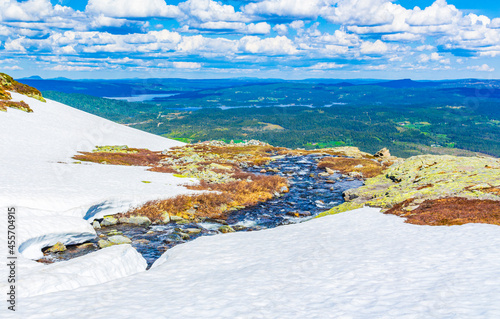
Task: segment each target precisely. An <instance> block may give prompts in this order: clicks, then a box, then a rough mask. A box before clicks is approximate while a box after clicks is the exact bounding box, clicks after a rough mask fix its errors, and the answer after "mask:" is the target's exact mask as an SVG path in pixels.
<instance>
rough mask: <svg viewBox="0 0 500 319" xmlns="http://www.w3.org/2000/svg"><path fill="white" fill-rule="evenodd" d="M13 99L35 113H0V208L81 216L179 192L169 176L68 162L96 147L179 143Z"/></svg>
mask: <svg viewBox="0 0 500 319" xmlns="http://www.w3.org/2000/svg"><path fill="white" fill-rule="evenodd" d="M12 97H13V100H24V101H26V102H27V103H28V104H29V105H30V106H31V108H32V109H33V110H34V113H25V112H22V111H19V110H15V109H9V110H8V112H7V113H2V114H0V115H1V116H0V128H1V130H2V137H1V138H0V149H1V150H2V153H1V156H0V165H1V166H2V167H3V168H8V169H2V170H0V180H1V181H2V183H1V184H0V206H3V205H16V206H22V207H29V208H34V209H40V210H46V211H58V212H61V211H68V214H69V215H73V216H84V215H85V213H86V210H87V209H88V208H89V207H90V206H92V205H97V204H103V203H106V205H108V206H112V205H119V206H120V207H122V208H123V207H126V206H128V205H130V204H137V203H138V202H141V201H144V200H145V199H150V198H157V197H161V196H166V195H167V194H171V193H175V192H179V191H181V190H182V188H180V187H177V186H176V185H178V184H179V183H180V181H179V179H177V178H175V177H173V176H172V175H170V174H158V173H153V172H146V171H145V169H144V168H142V167H120V166H105V165H96V164H73V162H75V161H74V160H72V159H71V157H72V156H74V155H76V154H77V152H78V151H91V150H92V149H94V147H95V146H96V145H128V146H129V147H138V148H141V147H142V148H149V149H151V150H163V149H167V148H169V147H172V146H177V145H181V144H182V143H180V142H177V141H173V140H169V139H166V138H162V137H159V136H156V135H152V134H149V133H146V132H142V131H138V130H135V129H132V128H129V127H126V126H123V125H119V124H116V123H113V122H111V121H107V120H105V119H102V118H100V117H97V116H94V115H91V114H88V113H85V112H82V111H79V110H76V109H73V108H71V107H69V106H66V105H63V104H60V103H57V102H54V101H50V100H49V101H47V103H43V102H40V101H38V100H35V99H31V98H28V97H26V96H23V95H20V94H17V93H12ZM142 181H151V182H152V183H150V184H146V183H142ZM182 182H184V183H185V182H186V181H185V180H183V181H182ZM89 205H90V206H89ZM82 214H83V215H82Z"/></svg>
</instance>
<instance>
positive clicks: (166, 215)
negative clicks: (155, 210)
mask: <svg viewBox="0 0 500 319" xmlns="http://www.w3.org/2000/svg"><path fill="white" fill-rule="evenodd" d="M160 221H161V222H162V223H164V224H168V223H170V214H169V213H168V212H163V213H162V214H161V217H160Z"/></svg>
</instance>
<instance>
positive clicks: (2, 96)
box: [0, 85, 12, 100]
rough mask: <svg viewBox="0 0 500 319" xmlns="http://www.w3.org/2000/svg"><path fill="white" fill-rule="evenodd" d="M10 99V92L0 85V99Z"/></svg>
mask: <svg viewBox="0 0 500 319" xmlns="http://www.w3.org/2000/svg"><path fill="white" fill-rule="evenodd" d="M10 99H12V96H11V95H10V93H9V92H7V91H6V90H4V89H3V87H2V86H1V85H0V100H10Z"/></svg>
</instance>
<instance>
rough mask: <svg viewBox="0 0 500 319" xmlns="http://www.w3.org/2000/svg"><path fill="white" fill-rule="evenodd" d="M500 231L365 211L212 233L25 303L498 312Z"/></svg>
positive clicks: (164, 310)
mask: <svg viewBox="0 0 500 319" xmlns="http://www.w3.org/2000/svg"><path fill="white" fill-rule="evenodd" d="M499 235H500V228H499V227H498V226H493V225H483V224H469V225H464V226H452V227H430V226H416V225H411V224H405V223H404V220H403V219H401V218H399V217H396V216H390V215H384V214H381V213H380V212H379V211H378V210H376V209H370V208H364V209H360V210H356V211H352V212H347V213H342V214H339V215H334V216H328V217H324V218H320V219H315V220H311V221H308V222H305V223H302V224H297V225H289V226H284V227H279V228H275V229H271V230H265V231H259V232H246V233H241V232H240V233H231V234H225V235H217V236H212V237H201V238H198V239H196V240H194V241H193V242H190V243H187V244H184V245H180V246H176V247H174V248H173V249H171V250H169V251H167V252H166V253H165V254H164V256H162V258H161V259H160V260H159V261H157V262H156V263H155V265H154V268H153V269H151V270H149V271H147V272H142V273H138V274H136V275H133V276H130V277H127V278H124V279H123V280H120V281H112V282H108V283H106V284H102V285H98V286H93V287H82V288H79V289H76V290H71V291H65V292H57V293H53V294H46V295H42V296H37V297H35V298H26V299H23V300H21V303H20V305H21V306H20V308H19V310H20V311H19V312H20V315H22V316H23V318H41V317H44V316H50V318H87V317H89V316H90V317H92V318H136V317H137V315H138V314H139V313H141V314H147V315H146V316H145V317H147V318H165V317H168V318H453V317H459V318H496V317H499V316H500V304H499V303H498V300H499V299H500V292H499V290H498V287H499V286H500V267H499V266H500V265H499V256H500V236H499Z"/></svg>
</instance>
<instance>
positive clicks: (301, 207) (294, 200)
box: [40, 154, 363, 266]
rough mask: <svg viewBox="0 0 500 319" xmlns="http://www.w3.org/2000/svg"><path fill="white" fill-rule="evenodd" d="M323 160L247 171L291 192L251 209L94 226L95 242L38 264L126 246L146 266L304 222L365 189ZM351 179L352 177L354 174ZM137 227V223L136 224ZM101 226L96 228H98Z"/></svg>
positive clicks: (282, 161) (300, 158)
mask: <svg viewBox="0 0 500 319" xmlns="http://www.w3.org/2000/svg"><path fill="white" fill-rule="evenodd" d="M325 157H326V155H320V154H306V155H282V156H277V157H275V158H274V160H273V161H271V162H269V163H267V164H264V165H254V166H250V167H247V168H245V171H246V172H249V173H255V174H262V175H279V176H283V177H286V178H287V179H288V182H289V191H288V192H286V193H282V194H278V193H276V194H275V196H274V197H273V198H272V199H270V200H268V201H266V202H262V203H259V204H257V205H254V206H250V207H241V208H239V209H233V210H232V211H231V212H230V213H229V214H228V216H227V218H225V219H213V218H198V219H196V220H187V219H184V218H181V217H178V216H171V217H170V218H171V220H170V222H168V223H162V224H150V223H148V222H147V221H146V222H144V223H142V225H133V224H129V223H127V224H125V223H115V222H116V221H115V220H113V219H108V220H107V221H101V223H99V224H97V223H95V225H96V228H97V229H96V232H97V235H98V237H97V238H96V239H95V240H93V241H91V242H88V243H84V244H81V245H74V246H69V247H61V246H60V245H59V246H57V245H56V246H54V247H52V248H49V249H47V250H46V251H45V252H44V253H45V257H44V258H43V260H40V261H42V262H55V261H61V260H68V259H71V258H74V257H78V256H81V255H84V254H87V253H90V252H92V251H95V250H97V249H99V248H103V247H106V246H107V245H111V244H122V243H130V244H132V246H133V247H135V248H136V249H137V251H139V252H140V253H141V254H142V255H143V256H144V258H145V259H146V260H147V262H148V265H149V266H151V265H152V263H153V262H154V261H155V260H156V259H158V257H160V256H161V254H163V253H164V252H165V251H166V250H167V249H169V248H171V247H174V246H176V245H179V244H182V243H185V242H187V241H190V240H193V239H196V238H197V237H200V236H210V235H217V234H220V233H228V232H235V231H257V230H261V229H266V228H273V227H277V226H280V225H287V224H292V223H298V222H302V221H304V220H307V219H310V218H312V217H314V216H316V215H318V214H319V213H321V212H324V211H326V210H328V209H331V208H333V207H335V206H337V205H340V204H342V203H343V202H344V200H343V197H342V193H343V192H344V191H346V190H348V189H353V188H357V187H360V186H362V185H363V181H362V180H361V179H360V178H355V177H351V176H349V175H343V174H341V173H336V172H332V171H330V172H329V173H326V172H325V170H324V169H322V168H319V167H318V162H320V161H321V160H322V159H323V158H325ZM353 176H355V175H353ZM135 222H136V223H138V224H141V221H140V220H138V221H135ZM97 225H99V226H97Z"/></svg>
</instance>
